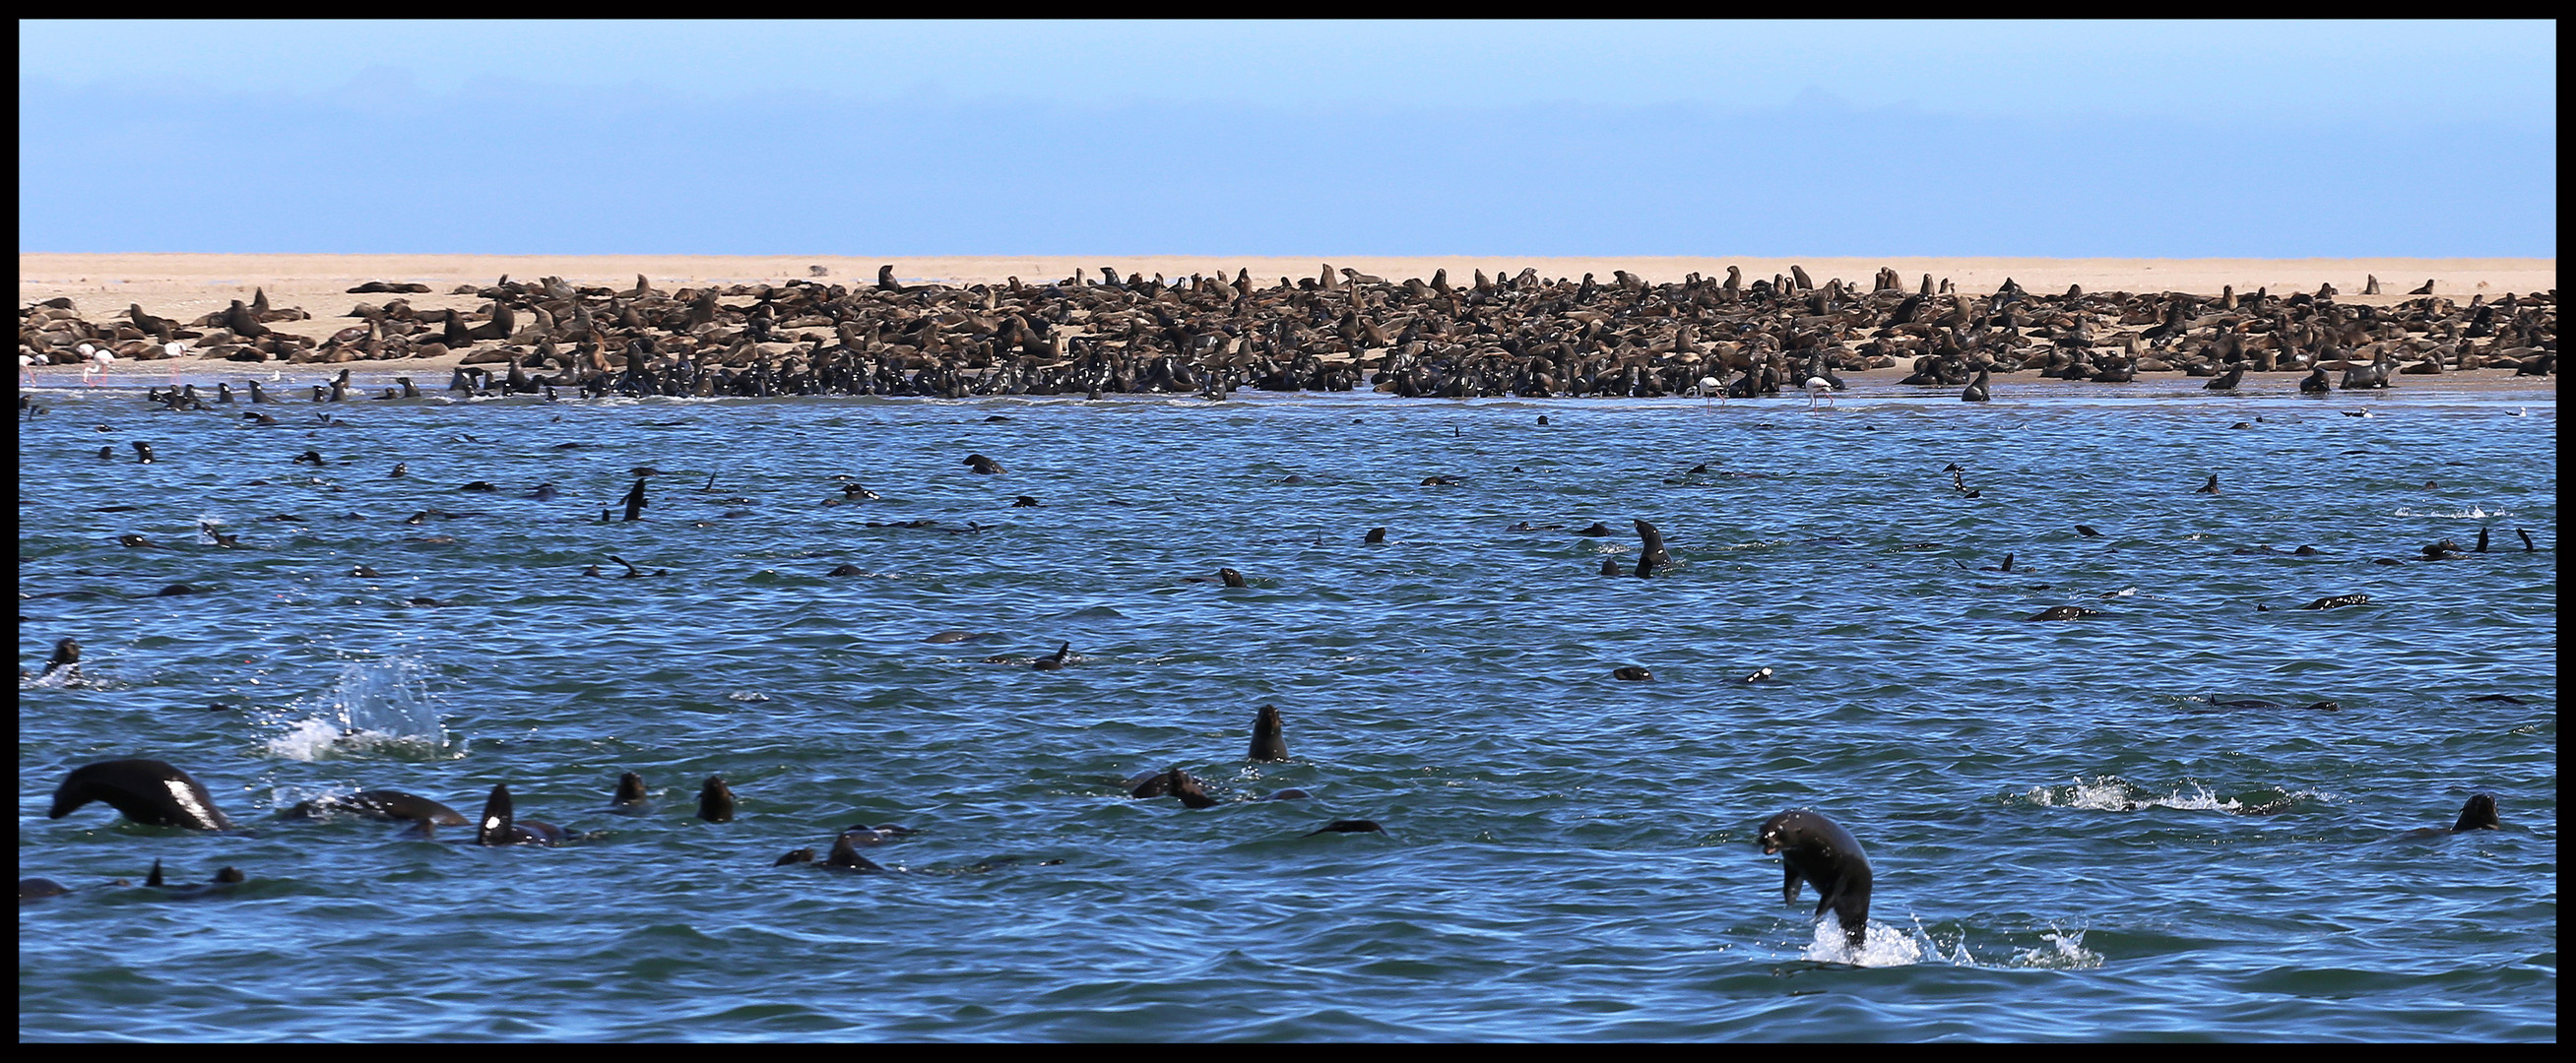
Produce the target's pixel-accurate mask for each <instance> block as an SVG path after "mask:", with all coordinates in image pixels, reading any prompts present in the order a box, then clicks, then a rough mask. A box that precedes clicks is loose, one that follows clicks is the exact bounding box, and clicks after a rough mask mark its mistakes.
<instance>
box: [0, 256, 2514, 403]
mask: <svg viewBox="0 0 2576 1063" xmlns="http://www.w3.org/2000/svg"><path fill="white" fill-rule="evenodd" d="M1327 264H1329V265H1330V266H1332V267H1333V268H1335V269H1341V268H1350V269H1355V270H1358V271H1360V272H1362V273H1368V274H1375V275H1378V276H1382V277H1385V278H1387V279H1389V280H1402V279H1404V278H1408V277H1422V278H1428V277H1430V276H1431V274H1432V273H1433V271H1435V270H1440V269H1446V270H1448V271H1449V274H1450V276H1451V278H1453V279H1455V280H1458V281H1465V280H1467V279H1468V278H1470V277H1471V276H1472V275H1473V273H1474V271H1476V270H1480V269H1481V270H1484V271H1485V272H1487V273H1488V274H1497V273H1504V272H1510V273H1517V272H1518V271H1519V270H1521V269H1523V268H1530V269H1536V270H1537V271H1538V273H1539V275H1540V276H1542V277H1549V278H1553V277H1580V276H1582V275H1583V274H1586V273H1591V274H1594V275H1596V276H1597V277H1599V278H1600V279H1601V280H1603V281H1604V282H1607V281H1608V280H1609V279H1610V276H1611V274H1612V272H1613V271H1615V270H1623V269H1624V270H1627V271H1629V272H1631V273H1634V274H1637V275H1638V276H1640V277H1643V278H1644V279H1646V280H1647V281H1648V282H1650V283H1662V282H1666V281H1678V280H1680V279H1682V278H1683V277H1685V276H1687V275H1688V274H1691V273H1694V272H1696V273H1700V274H1703V275H1706V276H1711V277H1721V276H1724V275H1725V273H1726V269H1727V267H1729V266H1736V267H1740V268H1741V269H1742V270H1743V271H1744V275H1745V279H1746V280H1747V281H1748V282H1750V281H1753V280H1761V279H1768V278H1769V277H1771V276H1773V275H1774V274H1785V273H1787V272H1788V271H1789V269H1790V267H1791V266H1792V265H1797V266H1802V267H1804V268H1805V269H1806V271H1807V272H1808V274H1809V275H1810V276H1812V277H1813V278H1814V279H1815V280H1816V282H1817V283H1819V284H1822V283H1824V282H1825V281H1827V280H1829V279H1834V278H1840V279H1841V280H1843V281H1844V282H1846V283H1847V284H1859V285H1866V284H1867V283H1868V282H1869V281H1870V279H1871V278H1872V277H1873V276H1874V275H1875V274H1876V273H1877V271H1878V269H1879V268H1880V267H1882V266H1884V267H1888V268H1891V269H1894V270H1895V271H1896V272H1897V274H1898V275H1900V276H1902V277H1904V278H1905V279H1906V281H1907V283H1908V284H1909V285H1911V284H1913V283H1916V282H1919V280H1920V279H1921V278H1922V277H1923V276H1924V275H1925V274H1929V275H1931V276H1932V277H1933V278H1934V279H1936V280H1947V281H1950V282H1952V283H1953V284H1955V285H1957V286H1958V288H1959V290H1961V291H1963V292H1968V293H1984V292H1991V291H1993V290H1994V289H1995V288H1997V287H1999V286H2001V285H2002V284H2003V282H2004V280H2005V279H2006V278H2010V279H2012V280H2014V281H2016V282H2018V283H2019V284H2021V285H2022V286H2023V287H2024V288H2027V289H2030V290H2031V291H2033V292H2050V293H2053V292H2062V291H2064V290H2065V289H2066V287H2067V286H2068V285H2082V286H2083V287H2084V289H2085V290H2086V291H2088V292H2101V291H2136V292H2147V291H2183V292H2191V293H2195V294H2203V295H2215V294H2217V293H2218V292H2219V291H2220V289H2221V288H2223V287H2229V286H2233V287H2234V288H2235V289H2236V290H2238V291H2239V292H2251V291H2254V290H2256V289H2263V288H2269V289H2271V290H2272V291H2273V292H2274V293H2275V294H2286V293H2290V292H2313V291H2315V290H2316V289H2317V287H2318V286H2319V285H2320V284H2329V283H2330V284H2333V285H2334V286H2335V288H2336V289H2337V292H2338V295H2337V298H2338V299H2339V300H2341V301H2344V302H2347V303H2362V304H2371V305H2379V306H2391V305H2396V304H2398V303H2401V302H2403V301H2405V299H2406V298H2407V296H2406V295H2405V294H2404V293H2405V292H2407V291H2409V290H2410V289H2413V288H2415V287H2417V286H2419V285H2421V284H2423V283H2424V282H2425V281H2426V280H2427V279H2430V280H2432V281H2433V282H2434V292H2435V294H2438V295H2443V296H2447V297H2450V298H2453V299H2456V300H2459V301H2462V302H2465V301H2467V300H2468V299H2469V298H2471V297H2472V296H2474V295H2478V294H2490V295H2496V294H2503V293H2506V292H2533V291H2547V290H2553V289H2555V288H2556V287H2557V283H2558V261H2557V260H2556V259H2554V258H2351V259H2327V258H2309V259H2250V258H2201V259H2138V258H1908V257H1885V258H1852V257H1799V258H1723V257H1711V258H1672V257H1599V258H1587V257H1555V258H1549V257H1520V258H1511V257H1503V256H1438V255H1433V256H1411V257H1383V256H1377V257H1373V256H1350V257H1335V256H1315V257H1293V258H1291V257H1280V256H1269V257H1252V256H1237V257H1220V256H1191V255H1132V256H1121V255H1085V256H946V257H905V256H870V257H851V256H830V255H803V256H789V255H766V256H719V255H231V254H51V253H22V254H20V255H19V256H18V297H19V300H20V305H22V306H24V305H27V304H31V303H34V302H38V301H41V300H46V299H52V298H56V297H62V296H68V297H70V298H71V299H72V300H74V302H75V303H76V304H77V305H78V306H79V307H80V310H81V313H82V315H83V316H84V317H87V318H90V319H92V320H101V319H106V318H111V317H116V316H118V315H119V313H120V312H121V311H122V310H123V309H124V307H125V305H126V304H129V303H133V304H139V305H141V306H142V307H143V308H144V309H145V310H147V311H149V312H151V313H154V314H158V315H162V316H167V317H174V318H181V319H187V318H194V317H197V316H199V315H202V314H206V313H209V312H212V311H216V310H221V309H223V308H224V307H225V306H226V305H227V304H228V303H230V302H231V301H232V300H234V299H248V298H249V296H250V294H251V292H252V291H253V289H256V288H264V289H266V291H267V294H268V297H269V301H270V303H271V304H272V305H275V306H279V307H302V308H303V309H305V310H307V311H310V312H311V313H312V314H313V317H312V319H310V320H307V321H281V322H275V323H272V325H271V327H272V328H275V329H278V330H279V331H282V332H289V333H295V334H300V335H308V336H314V337H317V338H318V337H322V336H327V335H329V334H330V333H332V332H333V331H336V330H338V329H340V328H343V327H346V326H347V325H348V324H349V323H350V319H349V318H347V317H346V316H345V315H347V314H348V313H349V311H350V309H351V308H352V307H354V306H356V305H357V304H359V303H361V302H366V303H382V302H384V301H385V300H386V299H387V298H390V297H389V296H384V295H352V294H349V293H348V289H349V288H351V287H354V286H356V285H358V284H359V283H361V282H363V281H369V280H381V281H392V282H411V283H420V284H426V285H428V286H429V287H430V289H431V290H430V293H429V294H426V295H411V296H404V297H402V298H406V299H408V300H409V301H410V302H411V304H412V305H413V306H415V307H419V308H422V309H440V308H455V309H460V310H469V311H471V310H474V309H477V308H480V307H482V306H483V305H484V303H485V301H484V300H482V299H480V298H479V297H477V296H474V295H471V294H466V295H456V294H451V292H452V290H453V289H454V288H455V287H457V286H458V285H466V284H472V285H486V284H490V283H492V282H494V281H495V280H497V279H499V278H500V277H502V276H504V275H507V276H509V277H511V278H514V279H517V280H530V279H534V278H538V277H544V276H559V277H562V278H564V279H566V280H567V281H570V282H572V283H573V284H576V285H597V286H610V287H617V288H625V287H630V286H632V285H633V283H634V280H635V277H636V276H637V275H638V274H642V275H644V276H646V277H649V278H651V279H652V281H653V283H654V284H655V286H657V287H659V288H661V289H663V290H665V291H668V290H671V289H674V288H679V287H686V286H689V285H695V284H707V283H721V284H757V283H771V284H779V283H784V282H786V281H789V280H812V279H816V278H815V273H814V268H815V267H821V268H822V269H823V270H825V271H826V272H825V275H824V277H823V279H824V280H826V281H827V282H829V283H841V284H865V283H871V282H873V281H874V280H875V278H876V276H877V270H878V267H880V266H882V265H892V266H893V267H894V269H895V275H896V276H897V277H898V278H899V279H900V280H902V281H904V282H905V283H913V284H918V283H931V282H936V283H947V284H957V285H966V284H982V283H999V282H1001V281H1003V280H1004V279H1006V278H1009V277H1014V276H1016V277H1018V278H1020V279H1021V280H1023V281H1037V280H1042V279H1044V280H1054V279H1062V278H1065V277H1069V276H1071V275H1072V274H1073V272H1074V270H1075V269H1077V268H1079V269H1082V270H1084V271H1085V275H1086V276H1088V277H1091V278H1095V279H1096V278H1097V277H1098V276H1099V275H1100V274H1099V271H1100V268H1101V267H1103V266H1107V267H1110V268H1113V269H1116V270H1119V271H1120V272H1121V273H1138V272H1141V273H1143V274H1145V275H1148V276H1151V275H1153V274H1157V273H1159V274H1162V275H1163V276H1165V277H1171V278H1178V277H1186V276H1188V275H1190V274H1193V273H1200V274H1218V273H1222V274H1224V275H1227V276H1231V275H1233V274H1234V273H1235V271H1237V270H1248V271H1250V273H1251V275H1252V277H1253V278H1254V280H1255V281H1256V283H1259V284H1262V285H1264V286H1267V285H1271V284H1276V283H1278V281H1279V279H1280V278H1281V277H1289V278H1305V277H1313V276H1316V275H1317V274H1318V272H1320V271H1321V270H1322V269H1323V268H1324V266H1326V265H1327ZM2372 275H2376V276H2377V277H2378V278H2379V280H2380V283H2381V287H2382V290H2383V294H2382V295H2380V296H2376V297H2371V296H2363V295H2361V294H2360V292H2361V290H2362V285H2363V282H2364V280H2365V279H2366V278H2368V277H2370V276H2372ZM460 357H461V356H459V355H450V356H448V357H445V358H439V359H432V360H404V361H398V362H364V363H354V364H353V365H352V366H351V368H353V369H355V370H356V371H357V372H358V374H359V375H360V377H361V378H362V379H367V380H371V381H372V380H375V379H376V378H378V377H385V378H390V376H391V375H392V374H395V373H409V374H412V375H414V376H415V377H418V378H419V379H421V381H422V382H423V383H424V384H434V383H436V382H438V381H440V380H442V379H443V378H444V376H445V375H446V372H447V370H448V369H449V368H451V367H452V366H453V365H454V364H455V363H456V362H457V361H458V360H459V358H460ZM183 365H184V366H186V367H187V368H186V370H185V371H186V372H188V373H189V374H191V375H192V376H193V375H198V374H201V373H204V372H213V373H216V374H217V375H222V374H225V373H235V374H237V373H239V372H241V371H245V370H246V368H247V367H235V366H231V365H225V366H222V367H221V368H217V366H216V365H215V364H214V363H204V364H202V365H201V364H200V363H199V362H198V361H197V360H196V359H181V360H180V364H179V365H170V364H152V365H142V364H137V365H133V366H130V367H128V366H119V367H117V368H118V372H117V373H115V374H113V378H111V379H102V380H101V382H102V383H120V382H125V381H124V380H123V378H124V377H127V376H131V377H132V378H133V381H134V382H139V383H160V382H163V381H164V380H165V378H168V377H169V376H170V375H171V374H173V373H175V372H180V371H182V370H181V366H183ZM281 368H285V367H281V366H276V365H271V366H266V367H263V371H275V370H278V369H281ZM337 368H338V367H336V366H335V367H332V368H331V369H330V370H329V371H331V372H336V371H337ZM293 370H294V373H293V375H296V376H299V377H301V376H305V375H313V374H315V373H320V372H322V369H321V367H318V366H296V367H293ZM1904 375H1905V371H1904V370H1902V369H1895V370H1876V371H1871V372H1867V373H1860V374H1855V379H1854V381H1853V382H1854V383H1855V384H1862V383H1868V384H1873V385H1875V384H1892V383H1893V381H1894V380H1895V379H1897V378H1901V377H1902V376H1904ZM36 376H37V378H38V380H39V382H41V383H44V384H48V385H53V384H60V383H62V382H63V381H65V380H77V379H78V378H79V370H78V367H75V366H52V367H46V368H42V369H39V370H37V372H36ZM1882 377H1884V378H1885V379H1884V380H1882V379H1880V378H1882ZM2291 378H2292V379H2295V376H2294V375H2291ZM2178 379H2179V378H2178ZM2554 381H2555V378H2554V377H2548V378H2532V377H2524V378H2521V379H2519V380H2517V379H2514V378H2513V377H2512V376H2511V374H2510V373H2509V372H2504V371H2494V370H2482V371H2478V372H2475V373H2462V374H2449V375H2445V376H2439V377H2410V378H2408V381H2407V383H2408V384H2409V385H2422V386H2432V387H2439V388H2445V389H2452V388H2460V389H2467V388H2475V389H2479V390H2485V389H2489V388H2497V389H2504V390H2511V391H2517V392H2546V391H2554V387H2555V383H2554ZM2052 383H2053V382H2052ZM1906 390H1907V391H1911V390H1912V389H1906Z"/></svg>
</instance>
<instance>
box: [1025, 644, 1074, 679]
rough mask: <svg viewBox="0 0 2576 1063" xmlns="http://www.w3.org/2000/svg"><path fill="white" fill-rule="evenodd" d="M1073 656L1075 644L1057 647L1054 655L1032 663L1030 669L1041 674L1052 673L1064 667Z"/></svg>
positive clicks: (1051, 654) (1048, 655)
mask: <svg viewBox="0 0 2576 1063" xmlns="http://www.w3.org/2000/svg"><path fill="white" fill-rule="evenodd" d="M1072 656H1073V643H1070V642H1068V643H1065V644H1063V645H1061V646H1057V647H1056V648H1055V652H1054V653H1050V654H1047V655H1046V656H1044V657H1040V658H1038V659H1036V660H1034V661H1030V662H1029V667H1031V668H1034V669H1037V670H1038V671H1041V672H1052V671H1055V670H1056V669H1058V668H1062V667H1064V665H1065V661H1066V660H1067V659H1068V658H1070V657H1072Z"/></svg>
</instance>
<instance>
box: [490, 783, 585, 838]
mask: <svg viewBox="0 0 2576 1063" xmlns="http://www.w3.org/2000/svg"><path fill="white" fill-rule="evenodd" d="M563 839H564V830H563V828H561V827H558V826H555V825H554V824H552V823H544V822H540V821H538V820H533V819H519V818H517V817H516V816H513V815H512V814H511V806H510V787H509V785H508V784H507V783H494V784H492V796H491V797H489V798H486V799H484V801H483V819H482V820H481V821H480V822H479V823H477V824H476V825H475V830H474V844H476V845H561V844H563Z"/></svg>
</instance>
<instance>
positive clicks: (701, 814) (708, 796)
mask: <svg viewBox="0 0 2576 1063" xmlns="http://www.w3.org/2000/svg"><path fill="white" fill-rule="evenodd" d="M733 804H734V802H733V787H730V786H727V785H725V781H724V776H722V775H710V776H707V781H706V783H705V784H704V785H702V786H700V787H698V818H699V819H703V820H705V821H707V822H709V823H731V822H733Z"/></svg>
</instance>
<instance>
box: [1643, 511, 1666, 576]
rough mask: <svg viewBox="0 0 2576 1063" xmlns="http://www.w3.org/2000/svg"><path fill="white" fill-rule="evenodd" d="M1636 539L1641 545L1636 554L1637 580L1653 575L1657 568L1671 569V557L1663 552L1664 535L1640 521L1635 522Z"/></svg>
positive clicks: (1650, 525) (1652, 526)
mask: <svg viewBox="0 0 2576 1063" xmlns="http://www.w3.org/2000/svg"><path fill="white" fill-rule="evenodd" d="M1637 539H1638V541H1639V543H1640V544H1641V548H1640V549H1639V551H1638V553H1637V578H1638V579H1645V578H1647V577H1649V576H1652V575H1654V574H1655V570H1656V569H1658V568H1670V567H1672V563H1673V555H1671V554H1668V553H1665V552H1664V533H1662V532H1659V531H1656V530H1655V526H1654V525H1652V524H1648V523H1646V522H1645V521H1642V520H1641V521H1638V522H1637Z"/></svg>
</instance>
